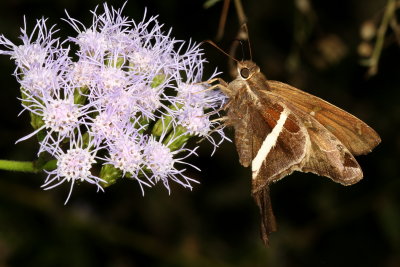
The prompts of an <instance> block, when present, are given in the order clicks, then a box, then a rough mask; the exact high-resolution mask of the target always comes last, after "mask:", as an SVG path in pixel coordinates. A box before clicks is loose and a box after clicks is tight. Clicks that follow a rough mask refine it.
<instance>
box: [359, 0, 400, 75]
mask: <svg viewBox="0 0 400 267" xmlns="http://www.w3.org/2000/svg"><path fill="white" fill-rule="evenodd" d="M395 10H396V1H395V0H388V2H387V4H386V8H385V13H384V15H383V18H382V22H381V24H380V26H379V28H378V33H377V37H376V41H375V46H374V50H373V52H372V55H371V57H370V58H369V59H367V60H366V61H365V62H364V64H365V65H366V66H368V67H369V69H368V72H367V75H368V76H374V75H375V74H376V73H377V72H378V62H379V58H380V56H381V54H382V48H383V44H384V41H385V35H386V31H387V28H388V25H389V23H390V22H391V21H392V18H393V16H394V15H395ZM392 23H393V22H392ZM395 32H396V31H395Z"/></svg>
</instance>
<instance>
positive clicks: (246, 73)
mask: <svg viewBox="0 0 400 267" xmlns="http://www.w3.org/2000/svg"><path fill="white" fill-rule="evenodd" d="M237 72H238V77H239V78H240V79H242V80H248V79H250V78H251V77H252V76H253V75H254V74H256V73H259V72H260V68H259V67H258V66H257V65H256V63H254V62H253V61H251V60H245V61H241V62H238V63H237Z"/></svg>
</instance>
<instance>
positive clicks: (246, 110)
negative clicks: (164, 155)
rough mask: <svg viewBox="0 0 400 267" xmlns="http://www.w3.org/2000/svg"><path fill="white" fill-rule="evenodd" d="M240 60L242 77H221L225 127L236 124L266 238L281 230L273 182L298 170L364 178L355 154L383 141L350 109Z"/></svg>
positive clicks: (347, 180) (343, 179)
mask: <svg viewBox="0 0 400 267" xmlns="http://www.w3.org/2000/svg"><path fill="white" fill-rule="evenodd" d="M235 61H236V64H237V66H236V70H237V76H236V79H234V80H233V81H232V82H230V83H227V82H225V81H224V80H222V79H220V78H217V79H214V80H211V81H210V82H211V83H212V82H214V81H215V80H218V81H219V82H218V84H216V85H214V88H215V87H218V88H219V89H220V90H221V91H222V92H223V93H224V94H225V95H226V96H227V97H228V101H227V103H226V105H225V107H224V109H225V111H226V118H225V125H226V126H232V127H233V128H234V132H235V134H234V142H235V145H236V149H237V152H238V155H239V161H240V164H241V165H243V166H244V167H249V166H251V169H252V189H251V194H252V196H253V198H254V199H255V202H256V204H257V205H258V207H259V210H260V214H261V237H262V240H263V242H264V244H265V245H268V236H269V234H270V233H271V232H274V231H276V229H277V224H276V221H275V217H274V214H273V211H272V206H271V199H270V189H269V188H270V185H271V184H272V183H274V182H276V181H278V180H280V179H282V178H283V177H285V176H287V175H289V174H291V173H292V172H294V171H300V172H311V173H314V174H317V175H320V176H325V177H328V178H330V179H332V180H333V181H335V182H337V183H340V184H342V185H352V184H355V183H357V182H358V181H360V180H361V179H362V177H363V173H362V170H361V168H360V165H359V164H358V163H357V161H356V159H355V158H354V156H357V155H363V154H367V153H369V152H371V150H372V149H373V148H374V147H376V146H377V145H378V144H379V143H380V141H381V139H380V137H379V135H378V134H377V133H376V132H375V131H374V130H373V129H372V128H371V127H369V126H368V125H367V124H366V123H364V122H363V121H361V120H360V119H358V118H356V117H355V116H353V115H351V114H350V113H348V112H346V111H344V110H342V109H340V108H338V107H336V106H334V105H332V104H330V103H328V102H326V101H324V100H323V99H321V98H318V97H316V96H313V95H311V94H308V93H306V92H304V91H302V90H300V89H297V88H295V87H293V86H290V85H288V84H285V83H282V82H278V81H272V80H267V78H266V77H265V76H264V74H263V73H262V72H261V71H260V68H259V67H258V66H257V64H256V63H254V62H253V61H251V60H246V61H238V60H235Z"/></svg>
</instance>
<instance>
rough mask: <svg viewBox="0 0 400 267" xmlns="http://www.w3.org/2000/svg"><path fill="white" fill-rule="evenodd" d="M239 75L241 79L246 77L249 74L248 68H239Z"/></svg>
mask: <svg viewBox="0 0 400 267" xmlns="http://www.w3.org/2000/svg"><path fill="white" fill-rule="evenodd" d="M240 76H242V78H243V79H247V78H249V76H250V70H249V69H248V68H243V69H241V70H240Z"/></svg>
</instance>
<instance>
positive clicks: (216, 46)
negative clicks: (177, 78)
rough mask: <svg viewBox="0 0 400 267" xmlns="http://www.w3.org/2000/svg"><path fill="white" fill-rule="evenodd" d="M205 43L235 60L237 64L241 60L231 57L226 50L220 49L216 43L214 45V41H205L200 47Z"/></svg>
mask: <svg viewBox="0 0 400 267" xmlns="http://www.w3.org/2000/svg"><path fill="white" fill-rule="evenodd" d="M204 43H208V44H210V45H212V46H214V47H215V48H217V49H218V50H219V51H220V52H222V53H223V54H224V55H226V56H227V57H229V58H230V59H232V60H234V61H236V62H238V63H239V60H237V59H236V58H234V57H233V56H231V55H229V54H228V53H226V52H225V51H224V50H222V48H220V47H219V46H218V45H217V44H216V43H214V42H213V41H211V40H205V41H202V42H201V43H200V45H202V44H204Z"/></svg>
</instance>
